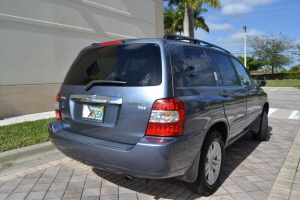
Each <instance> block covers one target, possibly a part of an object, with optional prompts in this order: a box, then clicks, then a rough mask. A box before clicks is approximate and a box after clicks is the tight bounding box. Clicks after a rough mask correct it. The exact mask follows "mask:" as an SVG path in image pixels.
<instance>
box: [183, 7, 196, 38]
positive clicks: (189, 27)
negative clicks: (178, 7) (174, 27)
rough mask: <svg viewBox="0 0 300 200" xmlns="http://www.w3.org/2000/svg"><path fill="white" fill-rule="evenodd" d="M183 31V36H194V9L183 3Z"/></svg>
mask: <svg viewBox="0 0 300 200" xmlns="http://www.w3.org/2000/svg"><path fill="white" fill-rule="evenodd" d="M183 31H184V35H185V36H188V37H194V10H193V9H192V8H191V7H190V6H189V5H188V4H185V10H184V19H183Z"/></svg>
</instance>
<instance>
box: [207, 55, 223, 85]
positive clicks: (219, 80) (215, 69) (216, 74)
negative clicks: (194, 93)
mask: <svg viewBox="0 0 300 200" xmlns="http://www.w3.org/2000/svg"><path fill="white" fill-rule="evenodd" d="M206 55H207V58H208V60H209V62H210V65H211V66H212V70H213V74H214V77H215V81H216V83H217V84H218V85H220V84H223V82H222V78H221V75H220V72H219V69H218V67H217V65H216V62H215V61H214V59H213V57H212V56H211V53H210V52H209V51H206Z"/></svg>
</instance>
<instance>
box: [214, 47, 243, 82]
mask: <svg viewBox="0 0 300 200" xmlns="http://www.w3.org/2000/svg"><path fill="white" fill-rule="evenodd" d="M211 55H212V57H213V58H214V60H215V62H216V64H217V66H218V68H219V71H220V74H221V77H222V80H223V84H225V85H238V84H239V81H238V79H237V77H236V74H235V72H234V69H233V67H232V65H231V62H230V60H229V59H228V57H227V56H225V55H221V54H217V53H211Z"/></svg>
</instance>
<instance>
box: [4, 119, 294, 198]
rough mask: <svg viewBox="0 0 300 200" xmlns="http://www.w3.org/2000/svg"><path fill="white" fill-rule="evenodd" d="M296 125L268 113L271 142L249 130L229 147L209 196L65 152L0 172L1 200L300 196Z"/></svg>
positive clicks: (176, 181) (183, 186)
mask: <svg viewBox="0 0 300 200" xmlns="http://www.w3.org/2000/svg"><path fill="white" fill-rule="evenodd" d="M298 122H299V121H298ZM282 123H285V126H284V127H283V126H282V125H281V124H282ZM298 129H299V124H298V123H296V122H295V120H294V121H293V120H282V119H275V118H269V132H270V135H269V137H268V141H264V142H257V141H253V140H252V138H251V135H250V134H246V135H245V136H243V137H242V138H241V139H240V140H239V141H237V142H236V143H234V144H233V145H231V146H230V147H228V148H227V149H226V155H225V156H226V157H225V166H224V174H223V177H222V185H221V186H220V187H219V189H218V190H217V191H216V193H215V194H214V195H213V196H210V197H201V196H199V195H198V194H195V193H192V192H191V191H189V190H188V189H187V188H186V187H185V185H184V183H183V182H181V181H179V180H176V179H165V180H150V181H149V182H148V185H144V184H143V183H142V182H143V179H139V178H136V179H134V180H133V181H132V182H127V181H126V180H125V179H124V175H117V174H113V173H109V172H105V171H102V170H99V169H94V168H92V167H89V166H86V165H84V164H81V163H78V162H77V161H74V160H72V159H70V158H67V157H66V158H63V159H60V160H57V161H53V162H50V163H48V164H45V165H42V166H37V167H34V168H30V169H28V170H26V171H25V170H24V171H21V172H18V173H15V174H11V175H8V176H6V177H0V200H1V199H13V200H19V199H52V200H54V199H72V200H75V199H84V200H85V199H86V200H87V199H98V200H99V198H100V199H101V200H103V199H104V200H106V199H112V200H120V199H125V200H126V199H138V200H147V199H151V200H153V199H154V197H155V198H160V199H173V200H174V199H185V200H192V199H193V200H195V199H201V200H205V199H210V200H213V199H267V198H268V196H269V198H270V199H288V198H290V199H293V198H297V197H299V196H300V194H299V191H300V189H299V187H300V170H298V169H299V152H300V149H299V148H298V149H296V150H295V151H296V154H295V153H294V154H293V155H290V154H289V150H290V148H291V145H292V144H293V142H294V139H295V135H296V133H297V131H298ZM295 141H296V139H295ZM299 142H300V141H299ZM294 143H295V142H294ZM298 146H300V143H299V145H298ZM292 148H293V149H295V148H297V146H296V147H292ZM295 159H298V161H297V162H295ZM297 170H298V171H297ZM273 190H274V191H273Z"/></svg>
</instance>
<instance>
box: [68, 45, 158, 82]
mask: <svg viewBox="0 0 300 200" xmlns="http://www.w3.org/2000/svg"><path fill="white" fill-rule="evenodd" d="M78 56H79V58H76V60H75V62H74V63H73V64H72V66H71V68H70V70H69V72H68V73H67V76H66V78H65V80H64V84H67V85H87V84H88V83H89V82H91V81H93V80H106V81H124V82H126V84H125V86H156V85H159V84H161V81H162V68H161V54H160V48H159V46H158V45H157V44H122V45H116V46H105V47H101V48H99V49H95V50H94V51H92V52H89V53H80V54H79V55H78ZM76 61H77V62H76Z"/></svg>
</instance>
